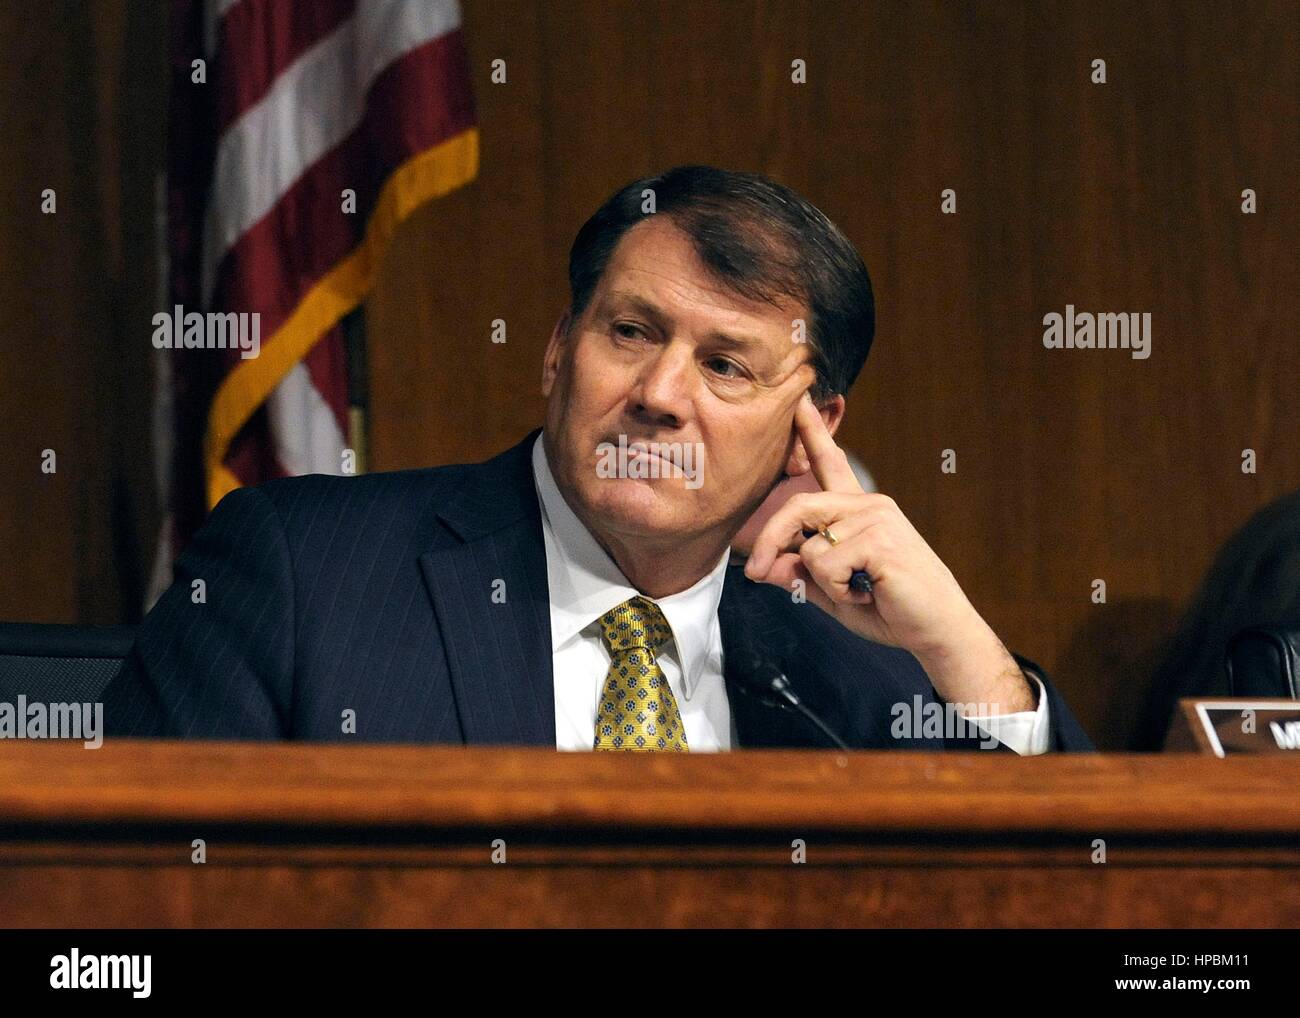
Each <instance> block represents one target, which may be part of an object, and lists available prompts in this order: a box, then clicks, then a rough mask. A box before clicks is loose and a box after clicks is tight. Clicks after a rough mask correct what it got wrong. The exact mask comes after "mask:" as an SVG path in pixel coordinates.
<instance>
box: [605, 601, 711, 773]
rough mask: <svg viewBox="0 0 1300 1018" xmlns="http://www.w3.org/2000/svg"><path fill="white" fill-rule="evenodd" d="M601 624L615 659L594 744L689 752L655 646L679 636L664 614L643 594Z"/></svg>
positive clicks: (613, 748) (636, 750)
mask: <svg viewBox="0 0 1300 1018" xmlns="http://www.w3.org/2000/svg"><path fill="white" fill-rule="evenodd" d="M600 628H601V631H602V633H603V634H604V637H605V645H606V646H607V647H609V656H610V663H609V675H608V676H606V678H605V689H604V691H603V692H602V693H601V695H600V708H599V709H598V710H597V711H596V741H595V744H594V747H593V748H594V749H598V750H599V749H609V750H619V749H621V750H625V751H627V752H633V753H634V752H646V753H650V752H657V751H659V750H676V751H677V752H679V753H685V752H687V750H688V749H689V747H688V746H687V745H686V728H685V726H684V725H683V724H682V715H681V713H680V712H679V711H678V710H677V699H676V697H674V696H673V691H672V690H671V689H669V688H668V679H667V678H666V677H665V676H664V673H663V669H662V668H660V667H659V662H658V661H657V660H656V659H655V650H656V649H657V648H659V647H660V646H662V645H663V644H664V643H666V642H667V641H668V640H670V639H672V635H673V631H672V627H670V626H669V625H668V620H667V619H665V618H664V613H663V612H662V611H660V610H659V606H658V605H657V604H655V603H654V602H653V601H651V600H650V599H649V598H646V597H642V596H641V595H639V594H638V595H637V596H636V597H634V598H631V599H630V600H627V601H624V602H623V603H622V604H620V605H619V606H618V607H617V608H615V609H614V610H613V611H611V612H608V613H606V614H605V615H602V616H601V617H600Z"/></svg>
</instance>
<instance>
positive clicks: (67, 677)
mask: <svg viewBox="0 0 1300 1018" xmlns="http://www.w3.org/2000/svg"><path fill="white" fill-rule="evenodd" d="M134 640H135V628H134V627H133V626H53V625H50V626H47V625H35V624H31V623H26V622H0V701H5V702H8V703H15V702H17V699H18V697H19V695H23V696H26V698H27V700H28V701H29V702H41V703H94V702H96V701H97V700H99V699H100V696H101V694H102V693H103V692H104V689H105V687H106V686H107V685H108V683H109V680H110V679H112V678H113V676H114V675H116V674H117V671H118V669H119V668H120V667H121V666H122V661H123V659H124V658H125V657H126V655H127V653H128V652H129V651H130V649H131V643H132V642H133V641H134Z"/></svg>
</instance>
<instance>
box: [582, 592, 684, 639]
mask: <svg viewBox="0 0 1300 1018" xmlns="http://www.w3.org/2000/svg"><path fill="white" fill-rule="evenodd" d="M600 628H601V631H602V632H603V633H604V635H605V642H606V643H607V644H608V645H609V649H610V651H611V653H612V652H614V651H620V650H635V649H637V648H641V649H646V650H656V649H657V648H658V647H660V646H661V645H662V644H664V643H666V642H667V641H668V640H670V639H672V635H673V630H672V627H671V626H669V625H668V620H667V619H666V618H664V613H663V612H662V611H660V609H659V606H658V605H657V604H655V603H654V602H653V601H651V600H650V599H649V598H648V597H642V596H641V595H640V594H638V595H637V596H636V597H633V598H629V599H628V600H626V601H624V602H623V603H622V604H620V605H618V606H617V607H616V608H613V609H611V610H610V611H608V612H606V613H605V614H604V615H602V616H601V617H600Z"/></svg>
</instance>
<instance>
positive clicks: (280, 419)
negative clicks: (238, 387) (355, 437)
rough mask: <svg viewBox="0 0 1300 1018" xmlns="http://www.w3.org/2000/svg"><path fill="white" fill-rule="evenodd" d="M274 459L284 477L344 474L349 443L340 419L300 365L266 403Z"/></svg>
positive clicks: (302, 365)
mask: <svg viewBox="0 0 1300 1018" xmlns="http://www.w3.org/2000/svg"><path fill="white" fill-rule="evenodd" d="M266 411H267V414H268V415H269V419H270V425H271V436H272V438H273V440H274V442H275V458H276V459H277V460H278V461H279V463H280V466H282V467H283V468H284V471H285V473H287V474H290V475H294V476H297V475H298V474H341V473H343V449H344V447H345V445H346V442H345V440H344V438H343V433H342V432H341V431H339V423H338V418H336V417H335V416H334V412H333V411H332V410H331V409H330V407H329V404H328V403H326V402H325V397H324V396H322V395H321V394H320V392H319V391H317V389H316V386H314V385H313V384H312V381H311V372H309V371H308V370H307V366H306V365H305V364H303V363H301V362H299V363H297V364H295V365H294V366H293V369H292V370H291V371H290V372H289V373H288V374H287V375H285V376H284V378H283V379H281V381H280V384H279V385H277V386H276V387H275V390H274V391H273V392H272V393H271V395H270V397H268V399H267V401H266Z"/></svg>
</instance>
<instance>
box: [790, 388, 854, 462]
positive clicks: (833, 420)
mask: <svg viewBox="0 0 1300 1018" xmlns="http://www.w3.org/2000/svg"><path fill="white" fill-rule="evenodd" d="M800 398H802V397H800ZM817 412H818V413H820V414H821V415H822V420H823V421H825V422H826V430H827V431H829V432H830V433H831V434H832V435H833V434H835V432H836V431H838V430H839V426H840V422H841V421H843V420H844V397H843V396H842V395H837V396H832V397H831V398H830V399H828V400H827V401H826V402H825V403H824V404H822V405H821V406H819V407H818V408H817ZM811 469H812V464H810V463H809V462H808V454H807V453H806V452H804V449H803V442H801V441H800V440H799V436H798V435H795V436H794V444H793V445H792V446H791V448H790V458H789V459H788V460H786V463H785V472H786V475H787V476H788V477H799V476H801V475H803V474H806V473H808V471H809V470H811Z"/></svg>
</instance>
